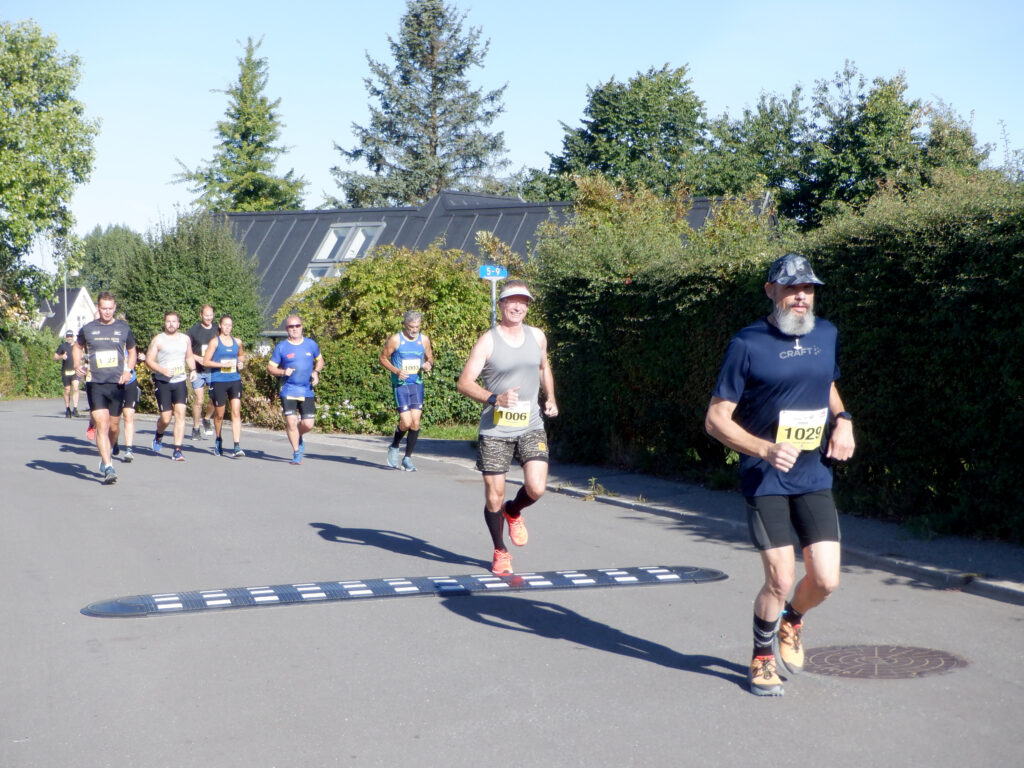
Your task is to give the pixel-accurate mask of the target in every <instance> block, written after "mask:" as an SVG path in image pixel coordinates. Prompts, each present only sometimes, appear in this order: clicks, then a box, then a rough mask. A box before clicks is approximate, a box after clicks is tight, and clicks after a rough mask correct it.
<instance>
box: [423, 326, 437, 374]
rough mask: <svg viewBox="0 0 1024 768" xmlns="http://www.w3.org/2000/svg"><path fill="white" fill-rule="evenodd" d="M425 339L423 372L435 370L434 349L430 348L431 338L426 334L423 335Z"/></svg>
mask: <svg viewBox="0 0 1024 768" xmlns="http://www.w3.org/2000/svg"><path fill="white" fill-rule="evenodd" d="M420 336H422V337H423V356H424V358H425V359H424V361H423V370H424V371H430V370H432V369H433V368H434V348H433V347H432V346H430V338H429V337H428V336H427V334H425V333H421V334H420Z"/></svg>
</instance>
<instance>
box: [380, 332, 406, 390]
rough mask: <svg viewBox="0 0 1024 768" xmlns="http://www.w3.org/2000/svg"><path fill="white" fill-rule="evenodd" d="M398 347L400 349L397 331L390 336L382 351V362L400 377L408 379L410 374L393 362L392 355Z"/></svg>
mask: <svg viewBox="0 0 1024 768" xmlns="http://www.w3.org/2000/svg"><path fill="white" fill-rule="evenodd" d="M396 349H398V334H397V333H396V334H393V335H391V336H389V337H388V340H387V343H386V344H385V345H384V349H382V350H381V351H380V358H379V359H380V364H381V365H383V366H384V367H385V368H387V369H388V371H390V372H391V373H393V374H395V376H397V377H398V378H400V379H406V378H408V374H407V373H405V372H404V371H402V369H401V368H398V367H397V366H396V365H395V364H394V363H392V362H391V356H392V355H393V354H395V350H396Z"/></svg>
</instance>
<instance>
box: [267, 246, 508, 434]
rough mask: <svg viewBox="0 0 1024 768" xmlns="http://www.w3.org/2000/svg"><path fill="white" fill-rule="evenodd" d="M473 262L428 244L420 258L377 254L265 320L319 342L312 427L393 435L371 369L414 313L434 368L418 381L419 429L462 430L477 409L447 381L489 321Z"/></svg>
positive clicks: (384, 389) (388, 405)
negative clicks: (422, 392) (294, 326)
mask: <svg viewBox="0 0 1024 768" xmlns="http://www.w3.org/2000/svg"><path fill="white" fill-rule="evenodd" d="M478 264H479V261H478V260H477V259H476V258H475V257H473V256H471V255H469V254H467V253H465V252H463V251H458V250H444V249H442V248H440V247H439V246H437V245H432V246H431V247H429V248H427V249H426V250H425V251H411V250H409V249H406V248H396V247H393V246H386V247H384V248H379V249H376V250H375V251H374V252H373V253H371V255H370V256H368V257H367V258H365V259H359V260H357V261H353V262H352V263H350V264H349V265H348V266H347V267H346V268H345V271H344V272H343V273H342V274H341V275H340V276H339V277H336V278H328V279H326V280H321V281H320V282H318V283H316V284H315V285H313V286H312V287H311V288H309V289H308V290H307V291H305V292H304V293H302V294H300V295H299V296H297V297H294V299H293V301H292V302H290V303H289V304H287V305H286V306H284V307H282V308H281V310H280V311H279V312H278V314H277V316H276V318H275V320H276V321H277V322H280V321H281V320H283V319H284V318H285V316H286V315H287V314H288V313H289V312H298V314H299V315H301V317H302V321H303V324H304V326H305V328H304V330H305V331H306V333H307V334H309V335H310V336H312V337H313V338H315V339H316V340H317V342H318V343H319V344H320V347H321V349H322V350H323V353H324V359H325V360H326V361H327V365H326V367H325V369H324V373H323V376H322V377H321V379H320V385H319V389H318V391H317V400H318V402H319V403H321V404H323V406H324V407H323V411H322V412H321V413H318V414H317V418H318V423H320V424H322V425H324V426H327V427H330V428H334V429H342V430H345V431H354V432H387V431H388V430H390V429H392V428H393V427H394V399H393V394H392V390H391V384H390V378H389V377H388V375H387V372H386V371H385V370H384V368H382V367H381V365H380V362H379V361H378V356H379V355H380V350H381V348H382V347H383V346H384V342H385V341H387V338H388V337H389V336H390V335H391V334H393V333H395V332H396V331H398V330H399V329H400V328H401V325H402V313H403V312H405V311H407V310H410V309H416V310H418V311H420V312H422V313H423V328H424V330H425V331H426V332H427V333H428V334H429V335H430V339H431V343H432V345H433V348H434V361H435V366H434V369H433V371H431V373H430V375H429V376H428V377H427V379H426V381H425V387H426V398H427V403H426V408H425V410H424V414H423V416H424V423H425V424H428V425H429V424H445V423H471V422H472V421H473V420H474V419H475V418H477V417H478V416H479V413H480V409H479V406H478V405H477V404H476V403H474V402H473V401H471V400H469V399H468V398H465V397H463V396H461V395H459V394H458V392H457V390H456V388H455V381H456V379H457V378H458V376H459V373H460V371H461V370H462V365H463V363H465V360H466V357H467V356H468V355H469V350H470V349H471V348H472V346H473V343H474V342H475V341H476V339H477V336H478V335H479V334H480V333H481V332H482V331H484V330H485V329H486V328H487V326H488V324H489V322H490V309H491V307H490V291H489V289H488V287H487V285H486V284H485V283H484V281H482V280H480V279H479V278H478V277H477V271H476V270H477V265H478Z"/></svg>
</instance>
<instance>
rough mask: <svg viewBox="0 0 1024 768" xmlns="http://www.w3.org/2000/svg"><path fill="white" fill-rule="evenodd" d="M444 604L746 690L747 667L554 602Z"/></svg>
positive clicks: (461, 599)
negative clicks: (630, 630)
mask: <svg viewBox="0 0 1024 768" xmlns="http://www.w3.org/2000/svg"><path fill="white" fill-rule="evenodd" d="M441 604H442V605H443V606H444V607H445V608H447V609H448V610H450V611H451V612H452V613H455V614H457V615H459V616H462V617H463V618H466V619H469V620H471V621H475V622H478V623H480V624H486V625H487V626H490V627H496V628H499V629H507V630H511V631H513V632H526V633H529V634H533V635H539V636H540V637H546V638H550V639H552V640H566V641H568V642H570V643H574V644H576V645H583V646H587V647H590V648H594V649H595V650H598V651H605V652H607V653H617V654H619V655H622V656H627V657H629V658H632V659H640V660H641V661H649V662H651V663H652V664H659V665H661V666H663V667H668V668H669V669H678V670H681V671H683V672H693V673H695V674H701V675H710V676H712V677H718V678H721V679H722V680H725V681H727V682H730V683H733V684H734V685H737V686H739V687H740V688H742V689H743V690H746V689H747V668H746V667H744V666H741V665H740V664H736V663H734V662H731V661H726V660H725V659H722V658H719V657H717V656H706V655H704V654H686V653H679V652H678V651H674V650H672V649H671V648H667V647H665V646H664V645H659V644H658V643H653V642H651V641H650V640H644V639H643V638H640V637H636V636H634V635H629V634H627V633H625V632H623V631H621V630H618V629H615V628H614V627H610V626H608V625H607V624H602V623H600V622H598V621H594V620H593V619H588V618H587V617H586V616H583V615H581V614H579V613H576V612H575V611H570V610H569V609H568V608H565V607H564V606H561V605H557V604H556V603H547V602H541V601H539V600H530V599H528V598H523V597H518V596H514V595H502V596H500V597H499V596H497V595H485V596H477V595H468V596H462V595H460V596H458V597H456V596H451V597H446V598H443V599H442V600H441Z"/></svg>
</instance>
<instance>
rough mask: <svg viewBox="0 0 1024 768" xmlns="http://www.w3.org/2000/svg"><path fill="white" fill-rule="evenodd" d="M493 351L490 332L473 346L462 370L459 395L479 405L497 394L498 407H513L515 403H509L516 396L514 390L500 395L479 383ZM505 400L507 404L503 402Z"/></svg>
mask: <svg viewBox="0 0 1024 768" xmlns="http://www.w3.org/2000/svg"><path fill="white" fill-rule="evenodd" d="M493 351H494V342H493V341H492V340H491V334H490V332H489V331H488V332H487V333H484V334H483V335H482V336H480V338H479V339H477V340H476V344H474V345H473V349H472V351H471V352H470V353H469V359H468V360H466V364H465V366H463V368H462V373H461V374H459V383H458V390H459V393H460V394H463V395H465V396H466V397H468V398H470V399H472V400H476V401H477V402H478V403H486V402H487V398H489V397H490V396H491V394H497V395H498V405H505V406H507V405H513V404H514V402H509V397H510V396H516V393H515V392H514V391H513V390H511V389H510V390H509V391H508V392H502V393H500V394H498V393H491V392H488V391H487V390H486V389H484V388H483V387H482V386H480V384H479V383H478V382H477V379H478V378H480V373H481V372H482V371H483V369H484V365H485V364H486V363H487V360H488V358H489V357H490V356H491V353H492V352H493ZM503 399H504V400H505V402H502V400H503Z"/></svg>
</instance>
